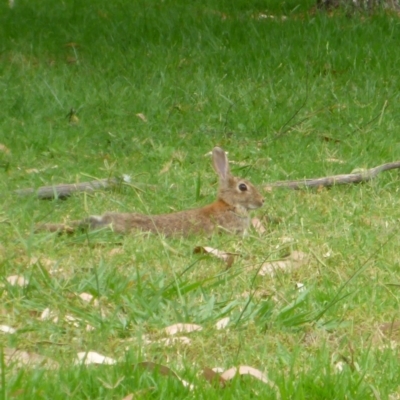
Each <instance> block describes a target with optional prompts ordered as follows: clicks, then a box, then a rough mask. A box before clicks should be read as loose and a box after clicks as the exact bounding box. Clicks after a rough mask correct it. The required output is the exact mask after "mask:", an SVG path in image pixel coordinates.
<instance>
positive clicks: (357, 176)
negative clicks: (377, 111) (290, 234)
mask: <svg viewBox="0 0 400 400" xmlns="http://www.w3.org/2000/svg"><path fill="white" fill-rule="evenodd" d="M395 168H400V161H395V162H391V163H386V164H383V165H379V166H378V167H375V168H370V169H366V170H365V171H362V172H359V173H354V174H343V175H332V176H325V177H323V178H314V179H299V180H294V181H278V182H273V183H270V184H268V185H267V186H266V187H265V190H267V191H268V190H272V189H274V188H277V187H283V188H289V189H303V188H305V187H320V186H322V187H330V186H335V185H345V184H349V183H361V182H368V181H370V180H371V179H373V178H375V177H376V176H377V175H378V174H379V173H381V172H383V171H388V170H390V169H395Z"/></svg>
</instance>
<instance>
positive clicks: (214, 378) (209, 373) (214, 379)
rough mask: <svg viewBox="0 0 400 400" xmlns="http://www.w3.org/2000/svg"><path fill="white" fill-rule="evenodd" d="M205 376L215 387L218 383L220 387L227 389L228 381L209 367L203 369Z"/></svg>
mask: <svg viewBox="0 0 400 400" xmlns="http://www.w3.org/2000/svg"><path fill="white" fill-rule="evenodd" d="M203 376H204V378H205V379H206V380H207V381H208V382H210V383H211V384H213V385H215V384H217V383H218V384H219V386H220V387H222V388H223V387H225V384H226V381H225V380H224V379H223V378H221V376H220V374H219V373H217V372H215V371H214V370H213V369H211V368H208V367H205V368H203Z"/></svg>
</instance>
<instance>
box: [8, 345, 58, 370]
mask: <svg viewBox="0 0 400 400" xmlns="http://www.w3.org/2000/svg"><path fill="white" fill-rule="evenodd" d="M3 353H4V358H5V363H6V364H7V365H11V364H14V365H15V366H17V367H21V366H24V365H32V366H37V365H41V366H47V367H49V368H57V367H58V363H57V362H56V361H53V360H51V359H50V358H48V357H44V356H41V355H39V354H36V353H28V352H26V351H22V350H17V349H8V348H5V349H3Z"/></svg>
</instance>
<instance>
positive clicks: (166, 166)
mask: <svg viewBox="0 0 400 400" xmlns="http://www.w3.org/2000/svg"><path fill="white" fill-rule="evenodd" d="M173 162H174V160H173V159H172V158H171V160H169V161H167V162H166V163H165V164H164V165H163V167H162V168H161V171H160V175H162V174H165V173H166V172H168V171H169V170H170V168H171V166H172V164H173Z"/></svg>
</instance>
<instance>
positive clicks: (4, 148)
mask: <svg viewBox="0 0 400 400" xmlns="http://www.w3.org/2000/svg"><path fill="white" fill-rule="evenodd" d="M0 151H1V152H3V153H5V154H10V149H9V148H8V147H7V146H6V145H4V144H2V143H0Z"/></svg>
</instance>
